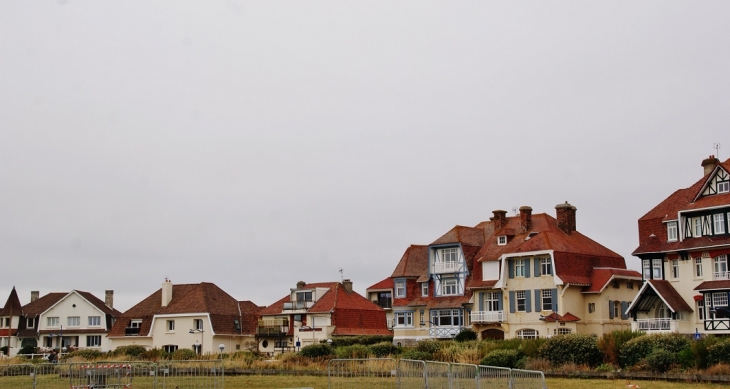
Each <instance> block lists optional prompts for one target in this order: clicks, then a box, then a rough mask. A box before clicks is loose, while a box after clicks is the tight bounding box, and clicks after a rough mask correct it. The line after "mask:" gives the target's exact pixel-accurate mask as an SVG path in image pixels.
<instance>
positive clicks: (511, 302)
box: [509, 290, 515, 313]
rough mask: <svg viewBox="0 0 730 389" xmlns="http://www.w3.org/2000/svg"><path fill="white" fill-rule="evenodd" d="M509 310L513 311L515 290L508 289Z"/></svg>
mask: <svg viewBox="0 0 730 389" xmlns="http://www.w3.org/2000/svg"><path fill="white" fill-rule="evenodd" d="M509 312H510V313H515V291H514V290H510V291H509Z"/></svg>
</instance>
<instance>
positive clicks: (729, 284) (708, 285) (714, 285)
mask: <svg viewBox="0 0 730 389" xmlns="http://www.w3.org/2000/svg"><path fill="white" fill-rule="evenodd" d="M719 289H730V280H717V281H705V282H703V283H701V284H699V285H697V287H695V290H719Z"/></svg>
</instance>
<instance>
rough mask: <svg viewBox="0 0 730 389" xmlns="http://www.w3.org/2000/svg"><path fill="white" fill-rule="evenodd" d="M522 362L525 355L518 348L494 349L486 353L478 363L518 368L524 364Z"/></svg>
mask: <svg viewBox="0 0 730 389" xmlns="http://www.w3.org/2000/svg"><path fill="white" fill-rule="evenodd" d="M524 362H525V355H524V354H523V353H522V352H520V351H519V350H494V351H491V352H490V353H489V354H487V356H485V357H484V359H482V361H481V362H480V363H479V364H480V365H484V366H496V367H509V368H510V369H519V368H521V367H522V366H524Z"/></svg>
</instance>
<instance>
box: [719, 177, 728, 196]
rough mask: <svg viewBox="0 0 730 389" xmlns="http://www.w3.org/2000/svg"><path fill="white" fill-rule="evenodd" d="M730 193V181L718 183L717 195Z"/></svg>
mask: <svg viewBox="0 0 730 389" xmlns="http://www.w3.org/2000/svg"><path fill="white" fill-rule="evenodd" d="M727 192H730V181H727V180H725V181H718V182H717V193H727Z"/></svg>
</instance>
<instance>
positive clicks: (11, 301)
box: [0, 286, 23, 316]
mask: <svg viewBox="0 0 730 389" xmlns="http://www.w3.org/2000/svg"><path fill="white" fill-rule="evenodd" d="M11 314H12V316H23V306H22V305H21V304H20V299H19V298H18V292H17V291H16V290H15V287H14V286H13V289H12V290H11V291H10V295H8V300H7V301H6V302H5V305H4V306H3V309H2V310H0V316H11Z"/></svg>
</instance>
